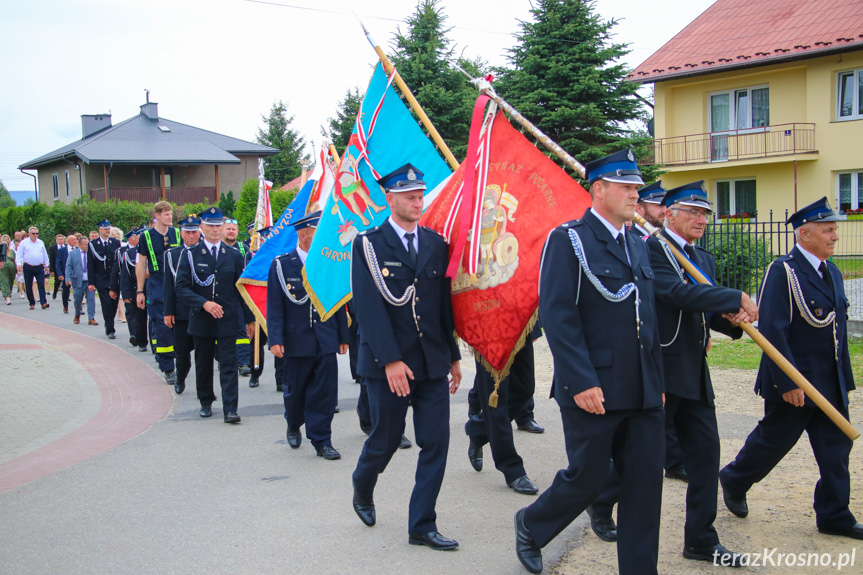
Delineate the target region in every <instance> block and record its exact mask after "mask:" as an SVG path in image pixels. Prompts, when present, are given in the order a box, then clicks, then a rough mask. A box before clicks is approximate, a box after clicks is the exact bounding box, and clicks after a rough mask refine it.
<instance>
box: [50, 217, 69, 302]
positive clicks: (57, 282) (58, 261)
mask: <svg viewBox="0 0 863 575" xmlns="http://www.w3.org/2000/svg"><path fill="white" fill-rule="evenodd" d="M68 257H69V250H68V248H67V247H66V236H64V235H63V234H57V235H56V236H55V238H54V245H53V246H51V247H50V248H48V262H49V271H50V272H51V275H52V276H54V293H53V294H52V296H51V297H52V298H53V299H57V290H61V292H60V293H61V299H62V301H63V313H69V286H67V285H66V282H65V281H63V276H64V274H65V273H66V260H67V259H68Z"/></svg>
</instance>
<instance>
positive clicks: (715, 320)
mask: <svg viewBox="0 0 863 575" xmlns="http://www.w3.org/2000/svg"><path fill="white" fill-rule="evenodd" d="M662 233H663V236H664V237H665V238H666V239H667V240H668V241H669V242H671V244H672V245H673V246H674V247H676V248H678V249H679V250H681V251H683V250H682V249H681V248H680V245H679V244H677V243H675V241H674V240H673V239H672V238H671V236H670V235H668V233H667V232H666V231H664V230H663V232H662ZM647 247H648V251H649V252H650V265H651V267H652V268H653V272H654V273H655V274H656V281H655V282H654V289H655V291H656V319H657V321H658V322H659V337H660V344H661V346H662V358H663V368H664V371H665V392H666V393H673V394H674V395H677V396H679V397H683V398H685V399H695V400H698V399H707V401H708V403H710V404H711V405H712V404H713V397H714V395H713V384H712V383H711V381H710V370H709V369H708V368H707V353H706V349H707V343H708V341H709V340H710V330H711V329H714V330H716V331H719V332H721V333H724V334H726V335H730V336H731V337H733V338H734V339H739V338H740V336H742V335H743V329H741V328H739V327H736V328H735V327H734V326H733V324H732V323H731V322H730V321H728V320H727V319H725V318H723V317H722V315H721V314H723V313H732V314H734V313H737V312H738V311H739V310H740V300H741V297H742V292H741V291H740V290H735V289H731V288H726V287H722V286H711V285H705V284H693V283H684V282H683V280H682V279H681V278H680V275H679V274H678V273H677V270H676V268H675V267H674V264H672V263H671V261H670V260H669V259H668V256H667V255H666V252H665V250H664V249H663V248H662V243H661V241H660V240H659V239H658V238H654V237H651V238H649V239H648V240H647ZM695 265H696V266H698V267H699V269H701V271H702V272H704V273H705V274H707V276H708V277H710V278H711V279H713V278H715V277H716V259H715V258H714V257H713V256H712V255H711V254H710V252H708V251H707V250H705V249H704V248H702V247H701V246H695ZM684 277H686V276H684ZM687 279H688V278H687ZM714 281H715V280H714ZM711 312H713V313H711Z"/></svg>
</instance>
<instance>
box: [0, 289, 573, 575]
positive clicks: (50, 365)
mask: <svg viewBox="0 0 863 575" xmlns="http://www.w3.org/2000/svg"><path fill="white" fill-rule="evenodd" d="M51 303H52V307H51V309H49V310H44V311H43V310H39V309H37V310H34V311H29V310H28V309H27V306H26V301H23V302H21V303H19V301H15V302H14V303H13V305H12V306H8V307H6V306H2V307H0V361H2V364H0V365H2V366H3V367H2V371H0V389H2V394H3V397H4V399H5V401H4V402H3V407H2V409H3V412H2V413H0V492H2V491H6V492H5V493H2V494H0V517H2V518H3V519H2V521H0V565H2V568H0V572H2V573H4V574H5V573H9V574H19V573H20V574H32V573H64V574H65V573H70V574H72V573H81V574H85V573H86V574H91V573H111V574H114V573H135V574H140V573H204V572H206V573H432V572H441V571H445V572H450V573H504V574H505V573H523V572H524V571H523V569H522V567H521V565H520V564H519V563H518V560H517V559H516V557H515V551H514V541H513V539H514V534H513V527H512V518H513V514H514V513H515V511H516V510H518V509H519V508H521V507H523V506H525V505H527V504H529V503H530V502H531V501H533V500H534V498H533V497H527V496H523V495H518V494H515V493H514V492H513V491H512V490H510V489H508V488H507V487H506V485H505V483H504V479H503V476H502V475H501V474H500V473H499V472H497V471H496V470H495V469H494V468H493V465H492V461H491V457H490V453H488V449H486V470H485V471H483V472H482V473H476V472H475V471H473V469H472V468H471V467H470V464H469V463H468V461H467V446H468V440H467V437H466V436H465V434H464V427H463V426H464V421H465V419H466V412H467V405H466V399H467V390H468V389H469V388H470V387H471V384H472V380H473V370H472V368H473V362H472V360H471V359H470V358H469V357H468V358H467V359H466V360H463V362H462V368H463V371H464V372H465V380H464V382H463V384H462V387H461V389H460V390H459V392H458V393H457V394H456V395H455V396H454V398H453V402H452V418H451V421H450V423H449V425H450V431H451V442H450V458H449V464H448V469H447V477H446V479H445V481H444V486H443V490H442V492H441V495H440V498H439V501H438V506H437V511H438V525H439V527H440V529H441V531H442V532H443V533H444V534H445V535H447V536H450V537H454V538H455V539H457V540H459V542H460V544H461V548H460V549H459V550H458V551H457V552H454V553H442V552H435V551H431V550H429V549H426V548H421V547H413V546H409V545H408V543H407V513H408V500H409V498H410V492H411V489H412V487H413V475H414V470H415V466H416V458H417V455H418V453H419V449H418V448H417V447H416V446H414V447H413V448H412V449H409V450H402V451H399V452H398V453H397V454H396V455H395V457H394V458H393V461H392V462H391V464H390V465H389V467H388V468H387V471H386V473H385V474H384V475H383V476H382V477H381V480H380V482H379V483H378V489H377V491H376V493H375V502H376V504H377V510H378V525H376V526H375V527H373V528H368V527H365V526H364V525H362V524H361V523H360V521H359V519H358V518H357V517H356V515H355V514H354V512H353V509H352V508H351V493H352V490H351V479H350V474H351V472H352V471H353V468H354V466H355V464H356V460H357V457H358V456H359V453H360V450H361V449H362V445H363V442H364V440H365V435H363V433H362V432H361V431H360V430H359V426H358V422H357V419H356V413H355V404H356V396H357V393H358V391H359V389H358V386H357V385H356V384H354V383H353V382H352V380H351V379H350V374H349V372H348V370H347V361H346V358H343V357H340V386H339V404H340V408H341V413H339V414H337V415H336V416H335V420H334V422H333V444H334V445H335V447H336V448H337V449H339V450H340V451H341V453H342V459H341V460H339V461H335V462H329V461H324V460H323V459H321V458H319V457H316V456H315V452H314V449H313V448H312V447H311V445H310V444H309V443H308V441H307V440H304V442H303V445H302V447H301V448H300V449H298V450H291V449H290V448H289V447H288V446H287V444H286V442H285V420H284V417H283V405H282V398H281V394H278V393H276V392H275V380H274V373H273V368H272V361H271V360H272V357H267V367H266V369H265V372H264V376H263V377H262V379H261V387H259V388H257V389H250V388H249V387H248V378H241V379H240V402H239V412H240V415H241V416H242V418H243V422H242V423H241V424H240V425H237V426H231V425H226V424H225V423H223V422H222V420H221V418H220V417H218V415H219V413H220V412H221V410H220V409H219V406H218V405H214V412H215V413H216V415H214V417H212V418H211V419H208V420H202V419H201V418H200V417H199V416H198V414H197V410H198V407H199V406H198V402H197V400H196V398H195V394H194V385H193V384H192V385H190V386H189V387H187V391H186V392H185V393H184V394H183V395H181V396H174V394H173V392H172V391H171V388H170V387H168V386H167V385H166V384H165V383H164V382H163V380H162V379H161V377H160V376H159V373H158V371H157V370H156V366H155V362H154V361H153V359H152V355H150V354H149V353H147V354H142V353H139V352H138V351H137V349H136V348H133V347H131V346H130V345H129V343H128V341H127V338H128V334H127V332H126V325H125V324H121V323H117V335H118V338H117V340H113V341H109V340H107V339H106V338H105V336H104V330H103V327H102V326H99V327H91V326H87V325H83V324H81V325H77V326H76V325H73V324H72V316H71V315H63V313H62V309H61V307H62V306H60V305H59V300H57V301H56V302H55V301H52V302H51ZM98 316H99V314H98V313H97V320H98V321H100V323H101V318H100V317H98ZM34 374H35V375H34ZM193 381H194V377H193V374H191V375H190V378H189V380H188V381H187V385H188V384H189V383H192V382H193ZM555 405H556V404H554V402H552V401H545V400H543V399H542V398H540V397H538V398H537V409H536V413H537V419H538V420H539V421H540V422H541V423H543V424H545V425H546V427H547V431H546V433H545V434H543V435H530V434H526V433H516V445H517V447H518V449H519V452H520V453H521V454H522V456H523V457H524V459H525V466H526V468H527V470H528V473H529V475H530V476H531V478H532V479H533V480H534V481H535V482H536V483H537V485H538V486H539V487H540V489H541V490H542V489H545V488H547V487H548V486H549V485H550V483H551V480H552V479H553V477H554V474H555V473H556V471H557V470H558V469H559V468H560V467H563V466H565V464H566V458H565V454H564V448H563V437H562V432H561V428H560V424H559V421H560V419H559V415H558V414H557V410H556V407H555ZM106 409H107V411H106ZM102 414H104V415H102ZM109 416H110V417H109ZM100 417H103V418H105V419H104V421H102V420H100ZM443 423H444V422H442V424H443ZM407 434H408V436H409V437H411V438H413V428H412V425H411V422H410V421H408V429H407ZM49 455H50V456H49ZM23 463H27V464H28V466H29V468H30V469H31V470H32V469H34V468H38V469H39V473H40V474H31V475H26V474H22V473H20V472H18V471H16V469H18V468H19V467H21V466H22V464H23ZM4 485H5V486H6V487H2V486H4ZM7 489H8V490H7ZM584 525H585V519H584V518H583V517H582V518H579V519H578V520H577V521H576V522H574V523H573V525H572V526H571V527H570V529H569V530H568V532H566V533H564V534H562V535H561V536H560V537H558V538H557V539H556V540H555V542H553V543H552V544H551V545H550V546H549V547H547V548H546V549H545V550H544V556H545V563H546V569H547V570H550V567H552V566H553V565H554V564H555V562H556V561H557V560H559V558H560V557H561V555H562V554H563V552H564V551H565V550H566V549H565V548H566V546H567V545H568V544H570V543H571V542H572V541H573V539H578V538H579V537H580V536H581V535H582V534H583V532H584Z"/></svg>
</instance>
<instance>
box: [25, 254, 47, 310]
mask: <svg viewBox="0 0 863 575" xmlns="http://www.w3.org/2000/svg"><path fill="white" fill-rule="evenodd" d="M21 267H22V271H23V272H24V291H25V292H26V293H27V301H29V302H30V305H36V298H35V297H34V296H33V279H34V278H35V280H36V287H37V288H38V289H39V303H40V304H42V305H45V304H46V303H48V297H47V296H46V295H45V268H44V267H42V266H31V265H29V264H24V265H23V266H21Z"/></svg>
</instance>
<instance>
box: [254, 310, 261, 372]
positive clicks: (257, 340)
mask: <svg viewBox="0 0 863 575" xmlns="http://www.w3.org/2000/svg"><path fill="white" fill-rule="evenodd" d="M255 369H261V324H260V323H258V320H255Z"/></svg>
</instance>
